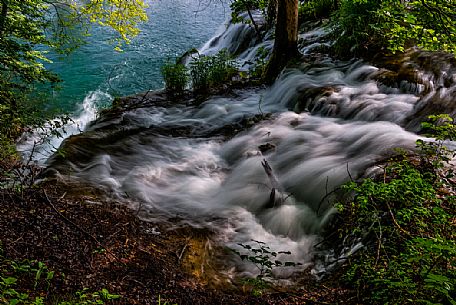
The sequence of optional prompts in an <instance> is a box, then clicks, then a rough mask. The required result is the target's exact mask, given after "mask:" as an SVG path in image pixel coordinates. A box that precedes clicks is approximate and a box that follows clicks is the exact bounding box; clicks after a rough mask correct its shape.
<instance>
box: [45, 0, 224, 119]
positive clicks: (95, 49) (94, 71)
mask: <svg viewBox="0 0 456 305" xmlns="http://www.w3.org/2000/svg"><path fill="white" fill-rule="evenodd" d="M146 2H147V4H148V5H149V7H148V8H147V14H148V16H149V20H148V21H147V22H146V23H144V24H141V25H140V29H141V33H140V34H139V35H138V36H137V37H135V38H134V39H133V41H132V43H131V44H130V45H127V46H124V47H123V50H124V52H121V53H120V52H116V51H114V46H115V45H113V44H112V43H110V41H109V40H110V39H112V37H113V32H112V31H111V30H109V29H106V28H99V27H95V28H93V29H92V30H91V36H90V37H88V39H87V43H86V44H85V45H83V46H82V47H80V48H79V49H77V50H76V51H75V52H73V53H71V54H70V55H69V56H65V57H63V58H61V57H57V56H52V55H51V56H50V57H51V59H52V60H53V63H52V64H50V65H48V68H49V69H50V70H51V71H54V72H55V73H57V74H58V75H59V76H60V78H61V79H62V80H63V83H62V84H61V85H60V87H61V90H59V91H55V92H54V93H53V99H54V103H56V104H57V105H58V107H59V108H61V109H62V110H64V111H67V112H75V111H77V110H78V108H79V105H80V104H81V103H82V102H83V100H84V99H85V98H86V97H87V96H88V95H90V94H91V93H93V92H98V95H99V96H100V98H98V99H97V101H96V103H97V104H99V106H101V105H102V104H103V103H106V102H109V100H110V97H112V96H124V95H129V94H134V93H138V92H142V91H146V90H153V89H159V88H162V87H163V80H162V77H161V75H160V67H161V65H162V64H163V63H164V62H165V61H166V60H167V58H174V57H176V56H180V55H181V54H182V53H184V52H185V51H186V50H188V49H191V48H198V47H201V46H202V45H203V44H204V43H205V42H206V41H207V40H209V39H210V38H211V37H212V36H213V35H214V34H215V32H216V31H217V29H218V28H220V27H221V26H223V23H224V20H226V19H227V17H228V16H229V8H228V4H222V3H221V2H220V1H214V0H147V1H146ZM105 93H107V94H105ZM103 97H104V98H103Z"/></svg>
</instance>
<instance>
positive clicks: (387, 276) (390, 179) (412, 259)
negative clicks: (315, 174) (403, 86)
mask: <svg viewBox="0 0 456 305" xmlns="http://www.w3.org/2000/svg"><path fill="white" fill-rule="evenodd" d="M423 128H424V130H426V131H427V132H430V133H432V136H433V137H435V141H432V142H428V141H424V140H418V141H417V143H416V145H417V153H416V155H413V156H410V155H407V154H406V153H405V152H401V153H400V154H398V155H397V156H395V157H393V158H391V159H390V160H389V161H388V162H387V163H386V164H385V165H384V166H383V172H382V174H381V175H379V177H377V178H375V179H371V178H368V179H364V180H362V181H360V182H355V181H352V182H349V183H347V184H346V185H345V186H344V187H343V188H344V189H345V190H346V191H347V192H352V193H354V197H353V200H352V201H350V202H348V203H339V204H338V206H337V207H338V208H339V210H340V215H339V216H340V217H339V218H338V219H339V222H338V225H337V226H336V228H337V233H338V238H339V239H340V240H339V242H341V243H343V242H342V240H344V241H345V245H346V246H348V245H349V244H350V243H351V244H354V243H358V242H361V243H362V244H363V245H364V247H363V250H361V251H360V252H358V253H357V254H356V255H354V256H352V257H350V258H348V264H347V266H346V269H345V272H344V278H343V280H344V281H346V282H347V283H349V285H351V286H352V287H353V288H355V289H356V291H358V296H359V301H360V302H363V303H365V304H456V242H455V232H456V218H455V207H456V200H455V199H456V197H455V182H454V180H453V177H454V172H453V168H452V166H451V165H449V163H448V162H449V161H450V160H451V159H452V158H453V157H454V156H455V153H454V151H451V150H450V149H448V148H447V147H446V146H445V141H446V140H454V139H456V126H455V125H454V123H453V120H452V119H451V118H450V117H449V116H447V115H439V116H431V117H430V122H426V123H423Z"/></svg>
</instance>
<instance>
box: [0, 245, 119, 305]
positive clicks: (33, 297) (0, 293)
mask: <svg viewBox="0 0 456 305" xmlns="http://www.w3.org/2000/svg"><path fill="white" fill-rule="evenodd" d="M0 246H1V245H0ZM56 277H59V279H56ZM64 277H65V275H64V274H58V275H56V273H55V272H54V271H53V270H51V269H49V268H48V266H47V265H46V264H44V263H43V262H40V261H37V260H24V261H14V260H10V259H8V258H7V257H5V255H4V254H3V251H2V248H1V247H0V304H8V305H16V304H28V305H43V304H57V305H92V304H105V302H107V301H112V300H116V299H119V298H120V296H119V295H116V294H111V293H110V292H109V291H108V290H107V289H101V290H99V291H95V292H90V291H89V290H88V289H87V288H84V289H82V290H80V291H76V292H75V293H74V295H72V296H67V297H66V298H65V299H64V300H62V299H56V296H53V295H52V294H51V293H50V292H51V290H52V288H53V285H54V284H56V280H57V281H58V280H62V279H63V278H64Z"/></svg>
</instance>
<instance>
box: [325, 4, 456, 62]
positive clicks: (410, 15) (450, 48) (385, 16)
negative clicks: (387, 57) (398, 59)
mask: <svg viewBox="0 0 456 305" xmlns="http://www.w3.org/2000/svg"><path fill="white" fill-rule="evenodd" d="M333 26H334V28H335V29H336V31H335V37H337V41H336V45H335V47H336V51H337V52H338V53H339V54H346V52H347V50H350V51H351V53H363V52H366V51H367V50H368V49H371V48H377V49H381V48H383V49H385V50H388V51H389V52H391V53H395V52H398V51H399V52H402V51H404V49H405V48H407V47H408V46H411V45H416V46H418V47H420V48H422V49H425V50H431V51H437V50H441V51H445V52H450V53H451V52H452V53H456V6H455V5H454V1H452V0H426V1H421V0H414V1H400V0H381V1H378V0H341V1H340V8H339V10H338V11H337V13H336V15H335V18H334V21H333Z"/></svg>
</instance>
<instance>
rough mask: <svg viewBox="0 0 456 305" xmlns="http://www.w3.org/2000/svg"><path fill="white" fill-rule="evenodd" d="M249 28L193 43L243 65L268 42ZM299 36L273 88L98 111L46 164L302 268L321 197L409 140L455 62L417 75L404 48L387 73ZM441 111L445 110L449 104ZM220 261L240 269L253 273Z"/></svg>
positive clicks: (153, 216) (153, 213) (328, 204)
mask: <svg viewBox="0 0 456 305" xmlns="http://www.w3.org/2000/svg"><path fill="white" fill-rule="evenodd" d="M254 36H255V33H254V31H253V29H252V28H251V27H249V26H248V25H242V24H237V25H232V24H230V25H229V26H227V27H224V28H222V29H221V30H220V31H219V32H218V33H217V34H216V36H215V37H214V38H213V39H211V40H210V41H209V42H208V43H206V44H205V45H204V46H203V47H202V48H201V52H202V53H205V54H213V53H215V52H217V51H218V50H221V49H224V48H227V49H229V50H231V51H232V52H234V53H236V54H237V56H238V57H237V58H238V61H239V65H240V66H242V67H244V68H245V67H248V66H249V65H250V64H251V63H252V62H253V59H254V58H255V55H256V52H257V50H258V48H259V47H263V48H266V49H271V47H272V45H273V43H272V41H271V40H270V39H269V40H268V39H267V38H266V40H265V41H262V42H261V41H256V39H255V38H252V37H254ZM266 37H269V38H270V35H269V36H268V35H266ZM299 43H300V50H301V53H303V54H305V55H306V57H304V60H303V62H302V63H300V64H299V65H296V66H295V67H293V68H290V69H287V70H285V71H283V73H282V74H281V75H280V76H279V77H278V78H277V80H276V81H275V83H274V84H273V85H272V86H270V87H259V88H249V89H242V90H235V91H234V92H233V93H232V94H230V95H228V96H213V97H210V98H208V99H207V100H206V101H205V102H204V103H202V104H201V105H199V106H184V105H175V106H169V107H163V106H160V105H157V106H149V107H146V108H144V107H140V108H136V109H130V110H127V111H125V112H123V113H121V114H119V115H117V116H114V117H103V116H101V118H99V119H98V120H95V121H94V122H92V123H91V124H89V126H88V127H87V128H86V130H85V133H83V134H82V135H81V136H79V138H78V136H76V137H70V138H69V139H67V140H66V141H65V143H64V144H65V145H66V146H64V148H65V147H67V148H68V147H69V148H71V149H72V151H73V154H74V156H76V157H74V156H73V158H67V159H63V161H62V159H61V158H60V159H59V158H58V157H56V156H54V157H52V158H50V159H49V160H48V161H47V162H48V166H49V169H50V170H51V171H54V172H55V173H57V174H59V175H60V176H61V177H62V178H63V179H68V180H73V181H81V182H84V183H90V184H93V185H94V186H96V187H100V188H103V189H104V190H106V192H107V193H108V194H109V195H110V196H112V197H114V198H117V199H118V200H121V201H124V202H126V203H127V204H130V205H131V206H132V207H134V208H135V209H137V210H138V211H139V215H140V217H141V218H143V219H146V220H166V219H168V218H174V217H178V218H180V219H182V222H183V223H185V224H190V225H194V226H199V227H206V228H210V229H213V230H214V231H216V232H217V234H218V235H217V236H219V238H220V241H221V242H222V243H224V244H225V245H227V246H228V247H230V248H234V249H240V248H239V245H238V244H239V243H241V244H248V243H250V242H251V240H252V239H253V240H258V241H262V242H264V243H266V244H267V245H268V246H269V247H270V248H271V249H272V250H275V251H290V252H291V253H292V254H291V257H290V256H286V255H282V257H279V258H278V259H279V260H280V259H282V260H284V261H285V260H286V261H290V260H291V261H295V262H301V263H302V264H303V265H301V266H297V267H288V268H282V269H280V268H279V269H280V270H277V274H276V275H277V276H278V277H285V278H286V277H288V276H290V275H291V274H292V273H293V272H294V271H296V270H302V269H304V268H306V267H308V266H309V265H311V264H312V260H313V256H314V254H315V250H314V248H313V246H314V245H315V244H316V243H317V242H318V241H319V233H320V232H321V230H322V228H323V227H324V226H325V224H326V223H327V222H328V221H329V220H330V219H331V215H333V213H334V212H335V211H334V209H333V208H332V201H331V199H332V198H331V196H328V194H331V193H332V192H333V190H334V189H336V188H337V187H339V186H340V185H341V184H343V183H344V182H347V181H349V179H351V178H353V179H355V178H358V177H361V176H366V175H370V174H372V173H373V172H375V170H376V164H377V163H378V162H379V161H381V160H382V159H383V158H385V157H386V156H388V154H390V153H391V152H392V151H393V149H394V148H396V147H401V148H404V149H409V150H412V149H414V146H415V141H416V140H417V139H418V138H419V136H418V135H417V134H416V132H418V131H419V129H418V128H419V125H418V124H417V123H416V120H417V118H419V117H420V116H422V115H424V114H423V109H425V108H426V107H431V106H430V105H429V103H431V101H435V100H436V99H438V100H445V101H446V103H447V104H449V101H450V102H451V103H453V104H454V102H456V96H455V90H456V86H455V83H456V72H455V71H456V70H455V68H454V67H455V65H449V66H446V70H445V75H444V76H443V77H444V78H445V79H444V80H442V79H441V78H438V77H436V76H435V74H432V73H428V74H426V73H425V72H423V71H426V70H424V69H425V68H423V70H419V69H418V68H416V66H414V63H413V58H420V57H419V56H424V57H425V58H427V57H426V56H428V55H426V54H421V55H414V54H416V52H418V51H415V50H412V51H410V52H411V53H410V54H409V55H406V58H405V59H404V60H403V62H400V63H399V64H398V66H399V68H400V69H402V70H401V71H406V70H407V69H412V71H413V72H414V73H415V74H413V75H419V76H420V78H417V77H414V78H412V77H408V78H407V77H402V79H401V78H400V77H397V75H395V76H394V77H390V75H391V73H393V72H391V71H389V70H386V69H384V68H378V67H375V66H373V65H371V64H368V63H366V62H364V61H362V60H351V61H340V60H336V59H333V58H331V57H329V56H327V55H325V53H324V52H322V50H324V49H325V48H326V47H327V46H328V45H330V44H331V41H330V39H329V38H328V33H327V31H326V30H325V29H323V28H313V29H311V30H310V31H308V32H304V33H301V34H300V42H299ZM429 56H430V55H429ZM407 71H408V70H407ZM403 74H404V75H405V72H404V73H403ZM453 107H454V106H453ZM449 112H450V113H452V114H453V115H454V109H449ZM263 113H270V114H271V117H270V118H269V119H264V120H262V121H261V122H259V123H257V124H255V126H254V127H252V128H250V129H246V130H243V131H241V132H239V133H238V134H236V135H235V136H234V137H233V138H231V139H229V140H227V139H226V138H225V137H224V136H223V135H222V134H220V133H217V132H216V131H217V130H219V129H220V128H223V127H224V126H230V125H233V124H237V123H238V122H239V121H240V120H242V119H246V118H247V119H248V118H250V117H253V116H255V115H259V114H263ZM173 130H184V131H185V132H180V133H177V134H176V133H173V132H171V131H173ZM262 145H267V146H268V147H269V148H270V149H269V150H266V151H265V150H262V149H261V147H262ZM263 160H267V162H268V163H269V165H270V166H271V168H272V171H273V174H274V176H275V177H276V179H277V181H278V183H279V187H278V188H277V190H278V192H276V195H275V198H274V199H275V200H276V201H277V202H280V203H279V204H276V205H271V204H270V194H271V188H272V187H273V186H272V185H271V180H270V179H269V178H268V176H267V175H266V173H265V170H264V169H263V167H262V164H261V163H262V161H263ZM359 247H360V245H355V248H352V249H351V250H354V249H356V248H359ZM348 252H349V251H348ZM231 259H232V260H234V261H235V263H236V264H237V267H238V269H237V271H240V272H242V273H243V274H251V275H252V274H255V273H256V272H258V271H257V270H256V269H255V268H253V267H252V266H248V265H246V264H243V263H242V262H240V260H236V258H231ZM320 267H321V266H320ZM320 271H321V270H320ZM317 272H318V270H317Z"/></svg>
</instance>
